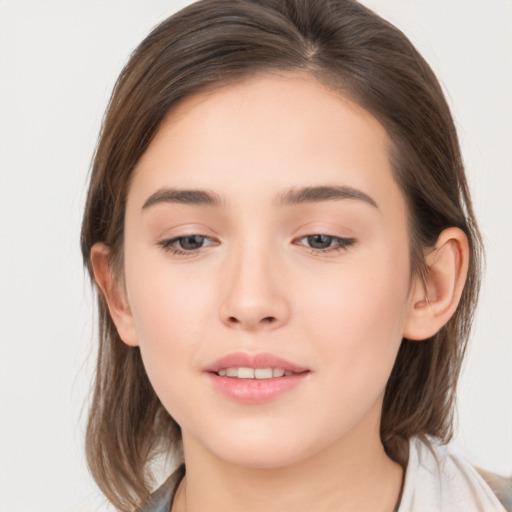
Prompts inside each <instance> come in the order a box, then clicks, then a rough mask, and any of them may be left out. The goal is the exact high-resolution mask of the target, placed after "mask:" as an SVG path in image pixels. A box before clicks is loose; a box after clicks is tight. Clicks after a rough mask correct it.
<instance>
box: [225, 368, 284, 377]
mask: <svg viewBox="0 0 512 512" xmlns="http://www.w3.org/2000/svg"><path fill="white" fill-rule="evenodd" d="M293 374H294V372H292V371H290V370H285V369H284V368H245V367H240V368H221V369H220V370H219V371H218V372H217V375H219V376H221V377H231V378H235V379H272V378H274V377H283V376H285V377H287V376H290V375H293Z"/></svg>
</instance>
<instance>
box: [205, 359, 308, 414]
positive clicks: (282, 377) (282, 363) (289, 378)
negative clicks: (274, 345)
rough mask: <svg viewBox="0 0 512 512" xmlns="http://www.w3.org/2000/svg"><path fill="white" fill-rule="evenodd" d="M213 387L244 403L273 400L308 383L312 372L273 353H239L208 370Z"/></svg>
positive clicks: (220, 361)
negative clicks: (302, 383) (301, 384)
mask: <svg viewBox="0 0 512 512" xmlns="http://www.w3.org/2000/svg"><path fill="white" fill-rule="evenodd" d="M205 371H206V372H207V373H208V375H209V377H210V381H211V383H212V385H213V388H214V389H215V390H217V391H219V392H220V393H222V394H223V395H224V396H226V397H228V398H229V399H231V400H235V401H237V402H240V403H244V404H259V403H264V402H268V401H271V400H273V399H275V398H277V397H278V396H280V395H282V394H283V393H284V392H286V391H288V390H291V389H293V388H295V387H296V386H298V385H299V384H300V383H301V382H305V381H307V380H308V379H307V378H306V377H308V376H309V375H310V373H311V370H310V369H308V368H305V367H303V366H300V365H297V364H295V363H292V362H290V361H287V360H286V359H283V358H280V357H278V356H275V355H273V354H268V353H263V354H247V353H244V352H237V353H234V354H229V355H228V356H225V357H223V358H221V359H218V360H217V361H215V362H214V363H212V364H211V365H210V366H208V367H207V368H205Z"/></svg>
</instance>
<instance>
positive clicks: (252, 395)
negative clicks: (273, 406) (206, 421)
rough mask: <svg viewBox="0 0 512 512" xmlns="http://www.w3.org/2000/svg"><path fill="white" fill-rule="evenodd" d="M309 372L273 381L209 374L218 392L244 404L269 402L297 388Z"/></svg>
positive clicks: (273, 379) (276, 378)
mask: <svg viewBox="0 0 512 512" xmlns="http://www.w3.org/2000/svg"><path fill="white" fill-rule="evenodd" d="M308 375H309V372H302V373H294V374H293V375H287V376H286V377H275V378H272V379H237V378H233V377H222V376H220V375H217V374H216V373H208V376H209V378H210V379H211V382H212V384H213V386H214V388H215V389H216V390H217V391H220V392H221V393H222V394H223V395H225V396H227V397H228V398H231V399H233V400H236V401H237V402H240V403H243V404H261V403H264V402H269V401H271V400H273V399H274V398H277V397H278V396H279V395H282V394H283V393H285V392H286V391H289V390H291V389H293V388H295V387H297V386H298V385H299V384H300V383H301V382H304V380H305V379H306V378H307V377H308Z"/></svg>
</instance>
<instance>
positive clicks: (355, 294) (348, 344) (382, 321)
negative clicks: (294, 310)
mask: <svg viewBox="0 0 512 512" xmlns="http://www.w3.org/2000/svg"><path fill="white" fill-rule="evenodd" d="M408 268H409V267H408V260H407V259H406V258H403V261H398V262H397V266H396V269H398V270H393V267H390V266H389V265H388V258H386V259H382V260H381V261H379V260H377V259H375V258H373V259H372V264H371V265H366V264H364V262H363V261H361V264H358V265H352V266H350V269H348V267H347V271H346V272H345V271H341V272H340V273H339V275H338V276H337V278H336V279H331V280H330V281H327V280H326V281H325V283H323V285H320V286H317V287H316V288H313V289H311V288H310V292H309V294H308V295H306V296H305V297H306V300H304V301H302V305H301V306H302V314H301V315H300V317H301V318H302V319H303V323H304V329H305V330H306V331H307V332H308V337H309V338H311V339H313V340H315V347H316V349H317V350H318V353H319V354H324V355H327V356H329V355H330V356H331V357H332V358H333V361H332V363H331V368H333V372H332V374H331V377H332V379H333V385H334V384H335V381H336V379H337V380H338V381H339V380H340V375H343V379H350V380H352V385H354V386H365V385H366V383H365V382H366V381H368V380H369V377H370V376H371V380H373V381H374V382H377V381H378V382H380V384H381V385H385V382H386V381H387V378H388V377H389V374H390V372H391V370H392V367H393V364H394V361H395V358H396V354H397V352H398V348H399V346H400V343H401V340H402V334H403V327H404V324H405V320H406V315H407V311H408V292H409V273H408ZM333 282H335V283H336V284H335V285H333V284H332V283H333ZM345 382H346V381H345ZM370 385H371V383H370Z"/></svg>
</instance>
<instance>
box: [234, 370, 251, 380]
mask: <svg viewBox="0 0 512 512" xmlns="http://www.w3.org/2000/svg"><path fill="white" fill-rule="evenodd" d="M237 377H238V378H239V379H254V368H238V375H237Z"/></svg>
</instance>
